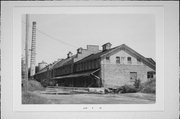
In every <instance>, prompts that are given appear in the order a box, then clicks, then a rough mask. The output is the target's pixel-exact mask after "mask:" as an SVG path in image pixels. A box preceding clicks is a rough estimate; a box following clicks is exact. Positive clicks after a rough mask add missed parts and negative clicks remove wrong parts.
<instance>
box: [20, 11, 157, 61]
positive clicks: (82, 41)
mask: <svg viewBox="0 0 180 119" xmlns="http://www.w3.org/2000/svg"><path fill="white" fill-rule="evenodd" d="M22 21H25V19H24V18H23V19H22ZM32 21H36V23H37V29H38V30H37V32H36V64H37V63H39V62H41V61H42V60H43V61H45V62H47V63H52V62H53V61H55V60H57V59H58V58H66V57H67V53H68V52H69V51H71V52H73V54H75V53H76V50H77V48H79V47H82V48H86V45H99V48H100V49H101V46H102V45H103V44H104V43H107V42H110V43H111V44H112V47H115V46H118V45H121V44H126V45H128V46H129V47H131V48H132V49H134V50H135V51H137V52H138V53H140V54H142V55H143V56H145V57H151V58H153V59H154V60H155V50H156V49H155V40H156V39H155V18H154V16H153V15H151V14H89V15H88V14H74V15H73V14H68V15H67V14H58V15H30V24H31V25H32ZM31 32H32V28H31V27H29V34H30V38H29V39H30V40H31ZM24 40H25V24H24V23H22V49H24ZM22 51H24V50H22ZM22 54H23V53H22Z"/></svg>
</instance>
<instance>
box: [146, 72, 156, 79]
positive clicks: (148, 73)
mask: <svg viewBox="0 0 180 119" xmlns="http://www.w3.org/2000/svg"><path fill="white" fill-rule="evenodd" d="M154 75H155V72H153V71H149V72H147V78H148V79H149V78H154Z"/></svg>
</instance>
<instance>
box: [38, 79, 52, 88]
mask: <svg viewBox="0 0 180 119" xmlns="http://www.w3.org/2000/svg"><path fill="white" fill-rule="evenodd" d="M41 84H42V86H43V87H47V86H55V84H56V82H55V81H54V80H50V79H43V80H42V81H41Z"/></svg>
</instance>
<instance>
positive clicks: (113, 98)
mask: <svg viewBox="0 0 180 119" xmlns="http://www.w3.org/2000/svg"><path fill="white" fill-rule="evenodd" d="M34 93H35V94H37V95H39V96H42V97H45V98H47V99H49V100H50V101H51V102H52V104H153V103H155V95H154V94H144V93H127V94H42V93H40V92H34Z"/></svg>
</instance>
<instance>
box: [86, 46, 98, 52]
mask: <svg viewBox="0 0 180 119" xmlns="http://www.w3.org/2000/svg"><path fill="white" fill-rule="evenodd" d="M87 50H89V51H94V52H98V51H99V46H98V45H87Z"/></svg>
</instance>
